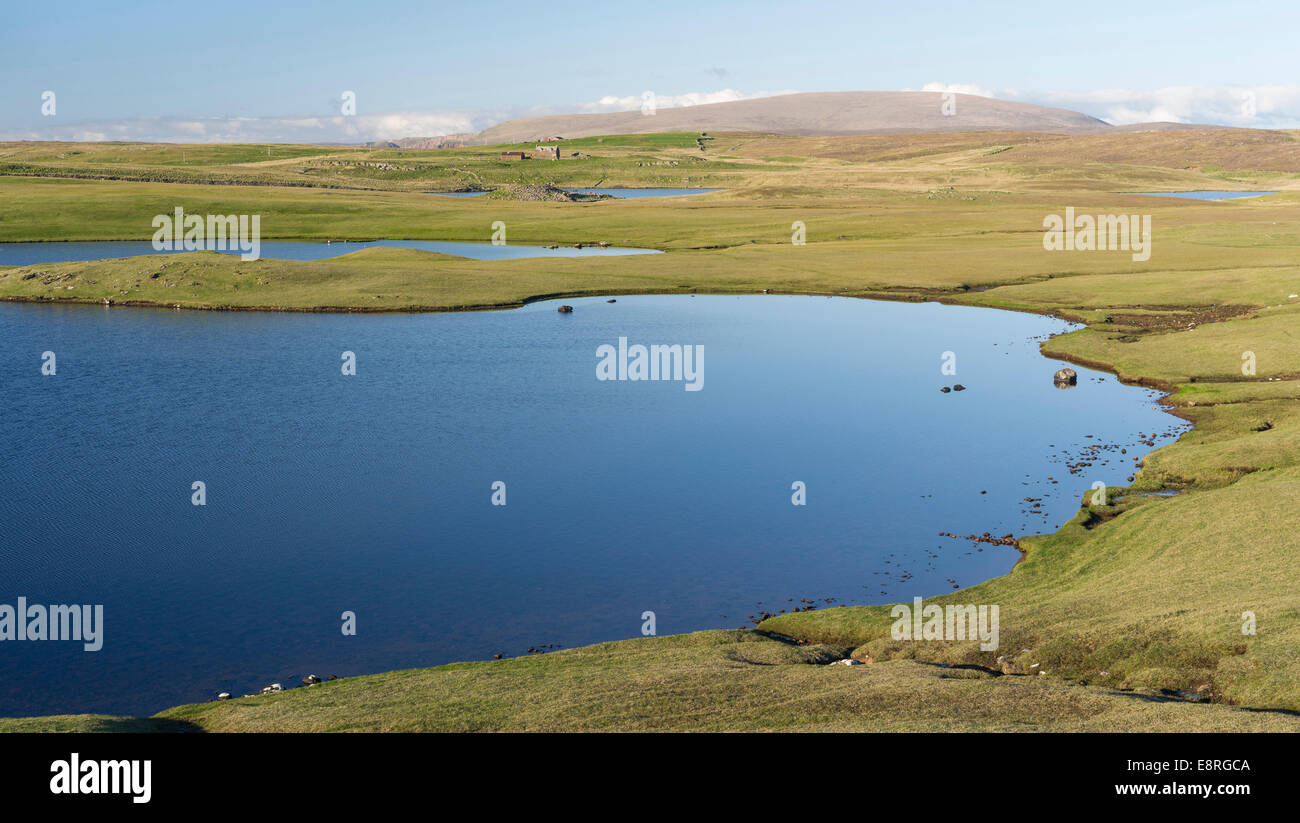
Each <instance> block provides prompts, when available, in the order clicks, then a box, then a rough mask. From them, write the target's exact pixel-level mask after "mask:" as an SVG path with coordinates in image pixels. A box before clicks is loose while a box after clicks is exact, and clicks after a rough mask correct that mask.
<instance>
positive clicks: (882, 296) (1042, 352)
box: [0, 288, 1195, 720]
mask: <svg viewBox="0 0 1300 823" xmlns="http://www.w3.org/2000/svg"><path fill="white" fill-rule="evenodd" d="M695 294H701V295H706V296H710V295H716V296H744V295H750V296H767V295H772V296H775V295H780V296H792V297H839V298H850V299H859V300H879V301H882V302H902V303H926V302H933V303H938V304H941V305H950V306H957V307H964V308H975V309H988V310H991V311H1015V312H1022V313H1026V314H1037V315H1041V316H1045V317H1052V318H1055V319H1058V320H1063V321H1065V322H1069V323H1073V324H1076V325H1080V326H1083V327H1087V323H1086V321H1085V320H1083V319H1082V318H1080V317H1078V316H1070V315H1069V314H1068V313H1066V312H1061V311H1054V310H1049V309H1033V308H1024V307H999V306H986V305H972V304H970V303H965V302H961V301H959V300H955V299H952V295H951V294H945V295H934V296H925V295H920V294H915V293H909V294H890V293H887V292H885V293H875V292H872V293H865V294H835V293H829V292H795V291H777V290H771V289H765V290H762V291H760V292H754V291H752V290H749V289H746V290H733V291H728V290H725V289H717V290H715V289H708V290H701V289H698V288H692V289H689V290H681V291H665V290H597V291H585V290H584V291H581V292H566V293H555V294H542V295H533V296H530V297H527V298H525V299H523V300H521V301H518V302H510V303H505V302H503V303H494V304H482V305H478V306H473V307H455V308H447V307H431V308H409V309H394V308H363V307H329V306H320V307H286V308H278V307H265V306H255V307H243V306H193V305H189V306H187V305H183V304H175V305H166V304H162V303H156V302H152V301H123V302H120V303H119V302H112V303H111V304H105V303H103V302H102V301H97V300H93V299H83V298H63V297H57V298H44V297H37V298H29V297H0V301H3V302H9V303H22V304H33V305H36V304H43V305H60V304H67V305H78V306H95V305H101V306H104V307H105V308H108V307H109V306H124V307H127V308H143V309H166V310H170V311H177V310H187V311H249V312H262V313H267V314H287V313H294V314H440V313H445V314H451V313H464V312H475V311H505V310H512V309H518V308H523V307H525V306H528V305H531V304H534V303H540V302H546V301H550V300H560V299H574V298H591V299H598V298H601V297H607V296H608V297H615V296H637V295H663V296H682V295H695ZM1064 333H1069V332H1064ZM1059 336H1060V334H1054V335H1052V336H1051V337H1049V338H1048V339H1046V340H1044V341H1042V342H1040V343H1039V347H1038V354H1039V356H1040V357H1042V358H1044V359H1055V360H1061V361H1064V362H1068V363H1071V364H1072V365H1076V366H1080V367H1082V368H1087V369H1091V370H1094V371H1098V372H1103V373H1106V374H1110V375H1112V376H1114V377H1115V378H1116V380H1117V381H1118V382H1119V383H1120V384H1122V385H1126V386H1133V387H1140V388H1147V389H1151V390H1155V391H1160V392H1163V395H1162V396H1161V397H1160V398H1159V399H1158V400H1157V404H1158V405H1159V406H1160V407H1161V411H1163V412H1165V413H1167V414H1170V415H1172V416H1174V417H1177V418H1180V419H1183V420H1187V421H1188V422H1191V423H1192V428H1189V429H1188V430H1187V431H1186V432H1184V433H1183V435H1180V436H1179V438H1178V439H1175V440H1173V441H1171V442H1170V443H1168V444H1165V446H1162V447H1161V448H1164V447H1166V446H1170V445H1174V444H1176V443H1178V442H1179V440H1181V439H1182V437H1183V436H1184V435H1186V434H1187V433H1190V432H1191V431H1194V430H1195V421H1194V420H1192V418H1190V417H1189V416H1187V415H1185V414H1182V413H1179V412H1178V411H1177V410H1176V407H1174V406H1173V405H1172V403H1170V402H1169V398H1170V396H1171V395H1172V394H1173V393H1174V392H1176V391H1177V390H1178V387H1177V386H1176V385H1174V384H1172V383H1169V382H1167V381H1161V380H1156V379H1152V378H1141V379H1137V380H1133V379H1125V378H1124V377H1123V376H1121V375H1120V374H1119V372H1118V370H1117V368H1116V367H1115V366H1112V365H1110V364H1106V363H1103V362H1101V361H1094V360H1089V359H1087V358H1083V357H1078V356H1072V355H1069V354H1067V353H1060V352H1049V351H1047V350H1046V346H1048V345H1049V344H1050V343H1051V341H1053V340H1055V339H1056V338H1057V337H1059ZM1150 453H1151V452H1148V454H1150ZM1138 471H1141V469H1138ZM1116 488H1119V487H1116ZM1122 488H1124V489H1128V488H1130V487H1129V486H1125V487H1122ZM1077 513H1078V512H1077V511H1076V512H1075V513H1074V514H1073V515H1071V516H1070V517H1068V518H1067V519H1066V520H1065V521H1064V522H1062V523H1060V524H1059V525H1058V527H1057V528H1056V529H1055V530H1054V531H1052V532H1047V533H1036V534H1033V535H1028V534H1027V535H1021V536H1017V537H1014V539H1013V541H1012V543H1010V544H1007V545H1009V547H1010V548H1013V549H1015V551H1016V553H1017V555H1018V556H1017V558H1016V560H1015V562H1013V563H1012V564H1011V566H1010V568H1008V569H1007V570H1006V572H1005V573H1003V574H999V575H996V576H994V577H990V578H988V579H986V580H980V581H978V582H977V583H974V584H971V585H967V586H963V587H962V588H961V589H960V590H958V591H956V592H940V593H937V594H934V595H931V596H930V598H927V600H929V599H933V598H940V597H947V596H950V595H957V594H961V593H962V592H965V591H968V590H970V589H973V588H976V587H979V586H982V585H984V584H987V583H989V582H991V581H995V580H1002V579H1004V578H1009V577H1011V575H1012V574H1014V573H1015V571H1016V569H1017V568H1018V567H1019V566H1020V565H1021V564H1022V563H1023V562H1025V560H1027V559H1028V557H1029V553H1030V549H1029V547H1026V546H1023V545H1022V544H1021V541H1022V540H1023V539H1025V538H1027V537H1045V536H1055V535H1060V533H1061V532H1062V531H1063V530H1064V529H1065V528H1066V527H1067V526H1068V525H1069V524H1070V523H1071V522H1072V521H1073V520H1074V518H1075V517H1076V516H1077ZM949 536H952V537H957V538H958V539H966V538H964V537H962V536H959V535H949ZM890 605H893V604H892V603H884V604H877V605H875V606H871V605H867V606H861V607H859V608H886V607H888V606H890ZM776 616H777V615H772V617H776ZM763 622H766V621H763ZM709 631H727V629H725V628H723V629H709V628H701V629H694V630H692V631H691V632H686V633H679V634H677V635H664V637H675V636H686V635H690V634H694V633H698V632H709ZM740 631H749V632H755V633H759V634H765V635H773V634H774V633H773V632H772V631H770V630H765V629H763V628H762V622H760V623H759V624H757V625H755V626H754V627H752V628H744V629H741V630H740ZM631 639H634V638H616V639H613V640H605V641H599V642H598V643H596V644H591V645H590V646H586V647H575V648H576V649H581V648H590V647H593V646H599V645H603V644H607V643H617V642H621V641H626V640H631ZM792 641H793V642H795V643H797V644H800V645H802V643H803V642H804V641H800V640H798V639H792ZM530 656H531V655H519V656H516V657H515V658H505V659H524V658H527V657H530ZM912 659H913V660H914V661H916V662H921V663H936V664H941V661H938V660H937V659H936V660H929V659H927V658H925V657H920V656H918V657H915V658H912ZM491 662H494V661H493V660H492V659H490V658H484V659H482V660H454V661H449V662H448V663H445V664H439V665H438V666H435V667H433V668H439V667H441V666H447V665H458V664H465V663H491ZM408 670H409V669H395V670H391V671H390V670H382V671H375V672H366V673H363V674H358V675H352V676H345V677H342V678H337V679H338V680H355V679H357V678H365V677H376V676H383V675H390V674H393V673H395V672H402V671H408ZM307 685H314V684H302V685H293V686H290V687H289V688H286V689H282V690H280V691H281V692H293V691H298V690H299V689H301V688H304V687H305V686H307ZM258 696H261V695H242V696H240V697H236V698H233V699H232V700H231V701H222V700H220V699H216V700H208V701H205V702H203V703H199V704H180V706H169V707H164V708H163V709H160V710H159V711H158V712H155V713H154V714H153V715H150V716H149V717H150V718H158V717H159V716H160V715H161V714H163V713H164V712H169V711H173V710H175V709H178V708H180V707H181V706H190V705H207V704H210V703H220V702H233V701H234V700H241V699H244V698H250V697H258ZM51 716H54V717H58V716H64V715H45V716H44V717H51ZM72 716H75V715H72ZM29 717H42V716H41V715H35V716H21V715H20V716H16V717H10V718H8V719H10V720H23V719H29Z"/></svg>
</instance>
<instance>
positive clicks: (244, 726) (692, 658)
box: [0, 631, 1300, 732]
mask: <svg viewBox="0 0 1300 823" xmlns="http://www.w3.org/2000/svg"><path fill="white" fill-rule="evenodd" d="M846 651H847V649H843V648H839V647H835V646H822V645H806V646H797V645H793V644H790V643H786V642H781V641H778V640H774V639H770V638H768V637H764V636H762V635H760V634H757V633H755V632H752V631H708V632H698V633H695V634H687V635H674V636H670V637H658V638H643V639H638V640H626V641H621V642H617V643H603V644H599V645H595V646H588V647H585V648H581V649H573V650H569V651H561V652H554V653H550V654H546V655H541V656H533V657H524V658H516V659H513V660H502V661H492V662H482V663H455V664H452V665H449V666H440V667H438V668H434V669H416V670H409V671H397V672H388V673H385V674H380V675H372V676H368V677H358V678H347V679H343V680H336V681H331V682H328V683H322V684H320V685H316V686H309V687H304V688H299V689H292V690H290V691H287V692H282V693H280V694H274V695H265V696H256V697H249V698H239V699H235V700H228V701H218V702H212V703H202V704H195V705H191V706H179V707H177V708H175V709H171V710H168V711H166V712H163V713H162V714H161V715H159V716H158V717H156V718H151V719H142V720H132V719H130V718H118V719H111V718H102V717H85V718H41V719H29V720H16V721H15V720H0V731H101V730H108V729H112V730H122V731H133V730H138V731H153V730H157V729H159V728H160V727H162V728H166V725H165V724H171V727H170V728H171V730H175V731H207V732H269V731H290V732H339V731H352V732H431V731H442V732H478V731H514V732H554V731H590V732H613V731H659V732H665V731H784V732H797V731H1113V730H1114V729H1117V728H1123V729H1128V730H1130V731H1165V730H1173V729H1178V730H1199V731H1228V730H1255V731H1296V730H1297V729H1300V718H1296V717H1293V716H1290V715H1287V714H1282V713H1272V712H1250V711H1244V710H1241V709H1235V708H1232V707H1227V706H1216V705H1193V704H1189V703H1186V702H1181V701H1176V700H1170V699H1168V698H1167V697H1164V696H1163V695H1161V694H1159V693H1156V692H1152V691H1150V690H1133V691H1127V692H1125V691H1119V690H1116V689H1110V688H1099V687H1083V686H1076V685H1069V684H1067V683H1064V682H1062V681H1060V680H1058V679H1056V678H1053V677H1051V676H1044V677H994V676H992V675H990V674H988V673H986V672H982V671H979V670H973V669H961V668H945V667H942V666H938V665H927V664H923V663H917V662H914V661H903V660H900V661H894V662H889V663H878V664H876V665H870V666H854V667H846V666H829V665H826V664H827V663H829V662H830V661H832V660H835V659H836V658H838V657H840V656H841V655H842V654H844V653H845V652H846Z"/></svg>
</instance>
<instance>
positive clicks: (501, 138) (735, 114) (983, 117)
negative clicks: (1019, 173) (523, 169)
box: [472, 91, 1113, 145]
mask: <svg viewBox="0 0 1300 823" xmlns="http://www.w3.org/2000/svg"><path fill="white" fill-rule="evenodd" d="M942 103H943V96H942V94H941V93H939V92H921V91H843V92H813V93H806V94H783V95H778V96H776V97H760V98H756V99H753V100H736V101H733V102H729V103H709V104H706V105H700V106H682V107H677V108H666V109H659V110H658V111H656V113H655V114H654V115H653V116H648V115H643V114H641V112H640V111H630V112H612V113H609V114H555V115H549V116H545V117H524V118H520V119H518V120H508V121H506V122H504V123H500V124H498V125H495V126H492V127H491V128H488V129H485V130H483V131H481V132H479V133H478V135H477V136H475V137H474V138H472V142H473V143H477V144H479V145H495V144H499V143H522V142H531V141H534V140H544V139H546V138H549V137H555V136H560V137H565V138H574V137H594V136H597V135H604V134H639V133H646V132H668V131H695V132H698V131H718V132H723V131H748V132H765V133H775V134H815V135H848V134H884V133H889V132H943V131H966V132H969V131H1022V132H1023V131H1038V132H1056V133H1062V134H1080V133H1089V132H1098V131H1107V130H1109V129H1111V128H1113V126H1110V125H1109V124H1107V123H1106V122H1105V121H1103V120H1098V119H1097V118H1095V117H1090V116H1088V115H1086V114H1080V113H1079V112H1077V111H1069V110H1068V109H1054V108H1049V107H1047V106H1036V105H1034V104H1032V103H1016V102H1012V101H1008V100H995V99H993V98H990V97H978V96H975V95H970V94H957V95H954V103H955V108H956V111H955V113H954V114H952V115H945V114H944V113H943V111H942V110H941V105H942Z"/></svg>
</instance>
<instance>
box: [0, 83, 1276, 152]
mask: <svg viewBox="0 0 1300 823" xmlns="http://www.w3.org/2000/svg"><path fill="white" fill-rule="evenodd" d="M921 90H922V91H933V92H945V91H951V92H956V93H959V94H974V95H979V96H981V97H996V98H999V99H1002V100H1018V101H1021V102H1025V103H1038V104H1040V105H1046V106H1055V107H1058V108H1065V109H1074V110H1076V111H1081V112H1084V113H1086V114H1091V115H1092V116H1094V117H1100V118H1102V119H1103V120H1106V121H1107V122H1109V123H1113V124H1115V125H1127V124H1131V123H1147V122H1158V121H1167V122H1174V123H1196V124H1213V125H1224V126H1246V127H1253V128H1300V84H1289V85H1259V86H1171V87H1168V88H1163V89H1098V90H1095V91H1022V90H1017V89H989V88H985V87H983V86H980V85H978V84H975V83H940V82H932V83H926V84H925V85H924V86H923V87H922V88H921ZM794 93H795V92H794V91H792V90H785V91H759V92H742V91H738V90H736V89H730V88H727V89H720V90H718V91H707V92H686V93H683V94H657V95H656V96H655V105H656V107H657V108H661V109H663V108H674V107H680V106H699V105H703V104H706V103H724V102H729V101H733V100H751V99H755V98H760V97H772V96H775V95H779V94H794ZM641 102H642V97H641V95H640V94H632V95H626V96H623V95H613V94H611V95H606V96H605V97H602V98H600V99H599V100H596V101H594V102H588V103H578V104H576V105H570V106H554V105H548V106H533V107H522V106H509V107H499V108H496V109H483V110H477V111H452V110H434V111H399V112H384V113H378V114H367V113H365V112H362V113H360V114H357V115H355V116H351V117H345V116H342V115H333V116H324V117H320V116H299V117H203V118H195V117H148V118H143V117H142V118H132V119H126V120H117V121H104V122H87V123H73V124H68V125H59V124H54V123H51V124H50V125H49V126H48V127H47V126H46V124H45V123H44V122H42V123H41V126H42V128H40V129H35V128H33V129H26V130H20V129H18V130H8V131H5V132H0V140H70V141H103V140H124V141H140V142H177V143H240V142H247V143H259V142H268V143H368V142H371V141H375V140H389V139H397V138H402V137H437V136H441V135H445V134H460V133H464V132H475V131H480V130H482V129H485V128H487V127H488V126H492V125H494V124H496V123H500V122H501V121H503V120H509V119H511V118H514V117H523V116H534V117H535V116H539V115H546V114H563V113H571V112H580V113H599V112H612V111H636V110H637V109H639V108H640V106H641ZM47 119H53V118H47Z"/></svg>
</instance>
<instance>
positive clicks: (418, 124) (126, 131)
mask: <svg viewBox="0 0 1300 823" xmlns="http://www.w3.org/2000/svg"><path fill="white" fill-rule="evenodd" d="M499 119H500V118H498V117H493V116H484V115H480V114H475V113H472V112H458V111H425V112H387V113H383V114H364V113H362V114H357V115H354V116H349V117H344V116H343V115H336V116H333V117H204V118H193V117H140V118H132V119H127V120H118V121H114V122H97V123H76V124H69V125H66V126H61V125H55V126H52V127H51V128H47V129H41V130H27V131H8V132H5V133H0V140H72V141H91V140H126V141H140V142H176V143H262V142H267V143H366V142H371V141H374V140H384V139H390V138H396V137H412V136H418V137H436V136H440V135H444V134H458V133H461V132H473V131H478V130H479V129H482V128H486V127H487V126H488V125H491V124H492V123H494V122H497V121H498V120H499Z"/></svg>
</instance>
